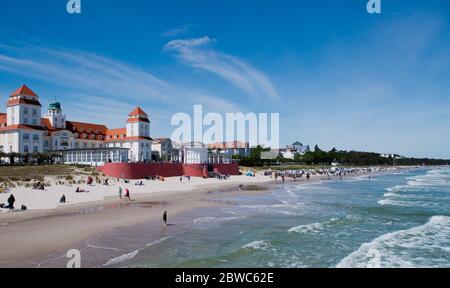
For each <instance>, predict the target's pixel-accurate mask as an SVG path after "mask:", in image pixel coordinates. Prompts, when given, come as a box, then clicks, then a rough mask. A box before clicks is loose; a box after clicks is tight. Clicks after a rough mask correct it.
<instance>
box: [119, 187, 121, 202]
mask: <svg viewBox="0 0 450 288" xmlns="http://www.w3.org/2000/svg"><path fill="white" fill-rule="evenodd" d="M119 198H120V199H122V187H119Z"/></svg>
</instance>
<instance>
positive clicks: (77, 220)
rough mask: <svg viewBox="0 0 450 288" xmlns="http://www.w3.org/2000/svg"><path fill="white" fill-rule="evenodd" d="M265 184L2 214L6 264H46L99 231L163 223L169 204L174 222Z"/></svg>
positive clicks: (0, 252)
mask: <svg viewBox="0 0 450 288" xmlns="http://www.w3.org/2000/svg"><path fill="white" fill-rule="evenodd" d="M262 190H264V187H262V186H261V187H259V188H258V186H256V185H252V186H250V188H249V189H248V190H246V189H245V188H243V189H240V188H239V186H238V185H236V184H227V183H226V182H224V184H219V185H215V187H213V188H206V187H202V188H197V189H196V190H195V191H189V192H184V193H170V194H162V193H154V194H149V195H137V196H136V197H135V198H132V201H128V200H104V201H99V202H95V203H90V204H79V205H72V206H70V207H64V208H63V209H54V210H44V211H32V212H31V211H30V213H22V214H21V215H18V214H16V213H10V214H7V215H2V217H1V218H0V231H1V232H0V266H1V267H37V266H42V265H39V263H40V262H42V259H45V258H47V257H49V256H50V255H53V254H58V253H60V254H61V253H64V251H67V250H69V249H73V248H76V247H78V246H79V243H80V242H81V241H83V240H86V239H87V238H89V237H90V236H92V235H94V234H97V233H102V232H107V231H111V230H113V229H115V228H120V227H127V226H134V225H139V224H143V223H151V222H154V223H160V224H158V225H159V226H160V225H161V223H162V213H163V211H165V210H167V211H168V212H169V222H170V219H173V218H174V217H176V216H177V215H178V214H180V213H182V212H187V211H191V210H195V209H197V208H205V207H213V206H216V205H232V204H233V203H228V202H224V201H219V198H220V196H221V195H224V194H226V195H232V194H233V193H242V194H252V193H253V194H254V193H262V192H261V191H262ZM217 192H219V193H217ZM14 214H15V215H14Z"/></svg>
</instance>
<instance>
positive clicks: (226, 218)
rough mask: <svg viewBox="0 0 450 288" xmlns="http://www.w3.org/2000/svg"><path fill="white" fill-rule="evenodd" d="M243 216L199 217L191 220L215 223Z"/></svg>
mask: <svg viewBox="0 0 450 288" xmlns="http://www.w3.org/2000/svg"><path fill="white" fill-rule="evenodd" d="M243 218H245V216H235V217H223V218H220V217H200V218H196V219H194V220H192V222H194V223H217V222H224V221H233V220H237V219H243Z"/></svg>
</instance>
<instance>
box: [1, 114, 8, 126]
mask: <svg viewBox="0 0 450 288" xmlns="http://www.w3.org/2000/svg"><path fill="white" fill-rule="evenodd" d="M6 122H7V120H6V114H5V113H0V125H3V124H5V125H6Z"/></svg>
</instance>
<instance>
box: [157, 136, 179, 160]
mask: <svg viewBox="0 0 450 288" xmlns="http://www.w3.org/2000/svg"><path fill="white" fill-rule="evenodd" d="M173 152H174V148H173V145H172V140H170V138H155V139H154V140H153V143H152V153H153V155H154V157H153V160H165V161H171V160H172V155H173Z"/></svg>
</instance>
